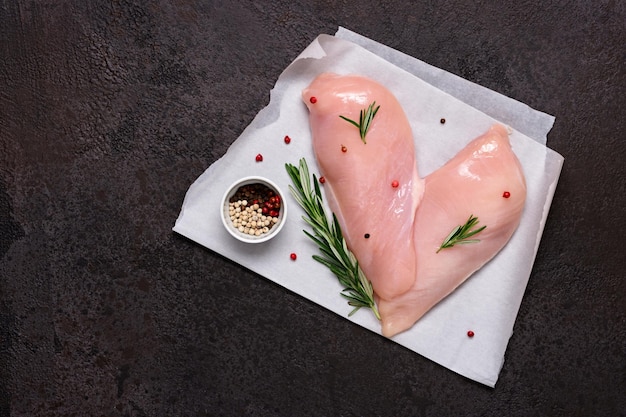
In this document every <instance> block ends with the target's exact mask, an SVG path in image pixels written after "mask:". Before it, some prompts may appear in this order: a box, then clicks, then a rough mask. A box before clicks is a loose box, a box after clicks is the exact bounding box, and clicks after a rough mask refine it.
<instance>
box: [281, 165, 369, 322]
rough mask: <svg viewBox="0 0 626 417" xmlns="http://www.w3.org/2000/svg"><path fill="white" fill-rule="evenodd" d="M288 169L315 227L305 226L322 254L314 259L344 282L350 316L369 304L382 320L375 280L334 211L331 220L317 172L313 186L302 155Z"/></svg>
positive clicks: (295, 194)
mask: <svg viewBox="0 0 626 417" xmlns="http://www.w3.org/2000/svg"><path fill="white" fill-rule="evenodd" d="M285 169H286V170H287V173H288V174H289V177H290V178H291V181H292V183H293V186H291V185H290V186H289V190H290V191H291V194H292V195H293V197H294V198H295V200H296V201H297V202H298V204H300V206H301V207H302V208H303V209H304V212H305V213H306V216H303V217H302V218H303V219H304V221H305V222H306V223H307V224H309V225H310V226H311V227H312V228H313V233H309V232H307V231H306V230H305V231H304V233H305V234H306V235H307V236H308V237H309V238H311V239H312V240H313V241H314V242H315V243H316V244H317V246H318V247H319V249H320V250H321V252H322V255H321V256H319V255H313V259H315V260H316V261H318V262H320V263H321V264H323V265H325V266H326V267H328V268H329V269H330V270H331V271H332V272H333V274H335V276H336V277H337V278H338V279H339V282H340V283H341V285H343V286H344V289H343V290H342V292H341V295H342V296H343V297H345V298H346V299H348V304H349V305H351V306H352V307H354V309H353V310H352V311H351V312H350V314H349V316H352V315H353V314H354V313H356V312H357V310H359V309H360V308H361V307H366V308H371V309H372V311H373V313H374V315H375V316H376V318H377V319H378V320H380V314H379V313H378V309H377V308H376V303H375V301H374V290H373V288H372V283H371V282H370V281H369V280H368V279H367V277H366V276H365V274H364V273H363V271H362V270H361V268H360V267H359V262H358V261H357V259H356V257H355V256H354V254H353V253H352V252H351V251H350V250H349V249H348V246H347V244H346V241H345V239H344V237H343V234H342V233H341V227H340V226H339V222H338V221H337V217H336V216H335V214H334V213H333V214H332V221H329V218H328V215H327V214H326V211H325V209H324V206H323V204H322V203H323V200H322V193H321V191H320V187H319V184H318V181H317V178H316V177H315V174H313V186H311V176H310V175H309V168H308V166H307V163H306V160H305V159H304V158H302V159H300V163H299V167H296V166H294V165H292V164H285Z"/></svg>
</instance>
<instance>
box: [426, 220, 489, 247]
mask: <svg viewBox="0 0 626 417" xmlns="http://www.w3.org/2000/svg"><path fill="white" fill-rule="evenodd" d="M477 224H478V217H474V215H473V214H470V216H469V219H467V221H466V222H465V224H464V225H462V226H461V225H459V226H457V227H455V228H454V229H452V232H450V234H449V235H448V237H446V238H445V239H444V241H443V243H442V244H441V246H440V247H439V249H437V253H439V251H441V250H442V249H446V248H451V247H452V246H454V245H465V244H468V243H478V242H480V240H479V239H470V238H471V237H472V236H474V235H477V234H478V233H480V232H482V231H483V230H485V228H486V227H487V226H482V227H479V228H478V229H474V230H470V229H471V228H472V227H474V226H476V225H477Z"/></svg>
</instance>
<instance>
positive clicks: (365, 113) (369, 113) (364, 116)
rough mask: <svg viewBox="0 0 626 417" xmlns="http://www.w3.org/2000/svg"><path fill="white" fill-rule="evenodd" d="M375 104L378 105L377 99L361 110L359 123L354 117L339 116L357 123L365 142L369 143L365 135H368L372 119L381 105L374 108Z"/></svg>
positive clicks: (354, 123) (349, 121)
mask: <svg viewBox="0 0 626 417" xmlns="http://www.w3.org/2000/svg"><path fill="white" fill-rule="evenodd" d="M374 106H376V102H375V101H374V102H372V104H370V105H369V107H368V108H367V109H366V110H361V112H360V113H359V122H358V123H357V122H355V121H354V120H352V119H348V118H347V117H345V116H339V117H341V118H342V119H343V120H345V121H346V122H348V123H351V124H353V125H355V126H356V127H357V129H359V134H360V135H361V140H362V141H363V143H367V142H366V141H365V135H367V131H368V130H369V128H370V124H371V123H372V120H374V116H376V113H378V109H380V106H378V107H376V108H374Z"/></svg>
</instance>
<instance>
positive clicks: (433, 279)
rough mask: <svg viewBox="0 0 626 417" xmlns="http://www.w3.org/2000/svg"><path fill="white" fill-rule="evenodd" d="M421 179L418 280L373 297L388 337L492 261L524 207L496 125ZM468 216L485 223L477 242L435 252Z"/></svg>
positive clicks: (522, 185) (520, 182) (518, 175)
mask: <svg viewBox="0 0 626 417" xmlns="http://www.w3.org/2000/svg"><path fill="white" fill-rule="evenodd" d="M425 180H426V183H425V190H424V196H423V199H422V201H421V204H420V206H419V208H418V209H417V214H416V218H415V227H414V233H415V235H414V242H415V249H416V253H417V279H416V280H415V281H414V284H413V286H412V287H411V288H410V290H409V291H407V292H406V293H405V294H402V295H400V296H398V297H395V298H393V299H385V297H381V299H379V300H378V309H379V311H380V314H381V317H382V332H383V335H385V336H388V337H391V336H393V335H395V334H397V333H400V332H403V331H405V330H407V329H408V328H410V327H412V326H413V324H415V322H416V321H417V320H419V319H420V318H421V317H422V316H423V315H424V314H425V313H426V312H427V311H428V310H429V309H431V308H432V307H433V306H434V305H435V304H437V303H438V302H439V301H441V300H442V299H443V298H445V297H446V296H447V295H448V294H450V293H451V292H452V291H454V290H455V289H456V288H457V287H458V286H459V285H460V284H461V283H463V282H464V281H465V280H466V279H467V278H468V277H469V276H470V275H471V274H473V273H474V272H475V271H477V270H478V269H480V268H481V267H482V266H483V265H485V264H486V263H487V262H488V261H489V260H490V259H492V258H493V257H494V256H495V255H496V254H497V253H498V252H499V251H500V250H501V249H502V248H503V247H504V245H506V243H507V242H508V241H509V239H510V238H511V236H512V235H513V232H514V231H515V229H516V228H517V226H518V224H519V222H520V218H521V215H522V211H523V208H524V202H525V199H526V182H525V179H524V174H523V171H522V167H521V165H520V163H519V161H518V159H517V157H516V156H515V154H514V153H513V150H512V149H511V145H510V143H509V139H508V134H507V132H506V129H505V128H504V127H503V126H501V125H495V126H493V127H492V128H491V129H490V130H489V131H488V132H487V133H485V134H484V135H482V136H480V137H478V138H477V139H475V140H473V141H472V142H471V143H469V144H468V145H467V146H466V147H465V148H464V149H463V150H461V151H460V152H459V153H458V154H457V155H456V156H455V157H454V158H452V159H451V160H450V161H449V162H447V163H446V164H445V165H444V166H443V167H441V168H440V169H438V170H437V171H435V172H433V173H432V174H430V175H429V176H427V177H426V178H425ZM505 192H508V193H509V194H510V195H509V196H508V198H505V197H504V196H503V195H504V193H505ZM472 214H473V215H474V216H475V217H477V218H478V220H479V224H478V225H477V227H480V226H482V225H486V226H487V228H486V229H484V230H483V231H482V232H480V233H479V234H478V235H476V236H475V237H476V238H477V239H480V242H478V243H472V244H466V245H456V246H454V247H452V248H447V249H443V250H441V251H440V252H439V253H437V249H438V248H439V246H440V245H441V243H442V242H443V240H444V239H445V238H446V236H447V235H448V234H449V233H450V231H452V229H453V228H454V227H455V226H457V225H462V224H464V223H465V221H466V220H467V219H468V217H469V216H470V215H472Z"/></svg>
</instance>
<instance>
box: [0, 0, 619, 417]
mask: <svg viewBox="0 0 626 417" xmlns="http://www.w3.org/2000/svg"><path fill="white" fill-rule="evenodd" d="M436 3H438V2H432V1H428V0H421V1H416V2H410V1H399V0H398V1H386V2H380V1H372V0H362V1H360V2H349V1H340V0H317V1H265V0H257V1H241V2H229V1H201V0H171V1H166V0H158V1H151V2H148V1H146V2H142V1H138V0H134V1H133V0H112V1H99V2H96V1H83V0H74V1H72V0H65V1H63V0H58V1H52V0H46V1H44V0H41V1H34V0H30V1H29V0H6V1H2V2H0V277H1V281H0V285H1V286H0V290H1V293H0V294H1V298H0V365H1V368H0V415H2V416H7V415H11V416H270V415H276V416H405V415H406V416H459V415H481V416H624V415H625V413H626V411H625V410H626V398H625V397H626V369H625V363H626V301H625V296H626V282H625V279H624V275H625V273H624V270H625V269H624V267H625V255H624V248H625V246H626V245H625V243H624V242H625V239H624V223H625V220H626V218H625V216H624V206H625V205H626V198H625V194H626V190H625V187H624V185H625V183H626V178H625V173H624V165H625V163H624V160H625V158H626V152H625V149H626V146H625V140H626V130H625V122H624V119H625V111H624V109H625V108H626V98H625V97H626V91H625V87H626V70H625V68H626V65H625V64H626V3H625V2H623V1H619V0H618V1H586V0H579V1H550V2H542V1H524V0H506V1H497V2H495V1H494V2H488V1H473V0H455V1H449V2H441V3H445V4H436ZM544 3H545V4H544ZM339 25H341V26H344V27H347V28H348V29H351V30H354V31H356V32H358V33H361V34H363V35H365V36H368V37H370V38H372V39H374V40H377V41H379V42H382V43H384V44H387V45H389V46H391V47H394V48H396V49H398V50H400V51H403V52H406V53H407V54H410V55H412V56H415V57H418V58H420V59H422V60H424V61H426V62H429V63H431V64H433V65H436V66H438V67H441V68H443V69H446V70H448V71H450V72H452V73H455V74H458V75H460V76H463V77H466V78H468V79H470V80H472V81H475V82H478V83H480V84H482V85H484V86H486V87H489V88H492V89H494V90H496V91H499V92H501V93H503V94H506V95H508V96H511V97H513V98H516V99H518V100H520V101H523V102H525V103H527V104H529V105H530V106H532V107H534V108H537V109H539V110H542V111H545V112H547V113H550V114H553V115H555V116H556V123H555V126H554V128H553V130H552V132H551V133H550V136H549V144H550V146H551V147H552V148H553V149H555V150H556V151H558V152H559V153H561V154H562V155H563V156H564V157H565V166H564V170H563V173H562V176H561V180H560V183H559V186H558V189H557V192H556V195H555V199H554V202H553V205H552V209H551V212H550V215H549V218H548V222H547V225H546V229H545V234H544V236H543V240H542V243H541V247H540V249H539V253H538V257H537V260H536V263H535V267H534V270H533V274H532V276H531V280H530V283H529V286H528V289H527V291H526V294H525V298H524V301H523V303H522V306H521V309H520V312H519V316H518V320H517V322H516V325H515V329H514V330H515V332H514V334H513V336H512V338H511V340H510V344H509V348H508V350H507V354H506V362H505V364H504V368H503V370H502V373H501V376H500V380H499V382H498V384H497V386H496V388H495V389H490V388H486V387H484V386H482V385H480V384H477V383H474V382H472V381H469V380H467V379H465V378H463V377H460V376H458V375H456V374H454V373H453V372H451V371H449V370H446V369H444V368H443V367H441V366H439V365H436V364H434V363H432V362H430V361H428V360H426V359H424V358H422V357H420V356H419V355H416V354H414V353H412V352H410V351H408V350H406V349H404V348H402V347H400V346H398V345H396V344H394V343H391V342H389V341H388V340H385V339H383V338H382V337H378V336H376V335H374V334H372V333H370V332H368V331H367V330H364V329H361V328H359V327H357V326H355V325H353V324H351V323H349V322H348V321H346V320H343V319H340V318H338V317H337V316H336V315H335V314H333V313H330V312H327V311H325V310H323V309H322V308H320V307H318V306H317V305H315V304H313V303H311V302H309V301H307V300H306V299H303V298H301V297H299V296H296V295H294V294H292V293H290V292H288V291H286V290H284V289H283V288H281V287H279V286H277V285H275V284H273V283H272V282H270V281H268V280H265V279H263V278H261V277H259V276H257V275H255V274H253V273H250V272H249V271H247V270H245V269H244V268H242V267H240V266H238V265H236V264H234V263H232V262H230V261H228V260H226V259H224V258H222V257H220V256H217V255H216V254H214V253H212V252H210V251H208V250H206V249H203V248H202V247H200V246H198V245H196V244H194V243H192V242H190V241H188V240H186V239H184V238H182V237H180V236H178V235H176V234H174V233H173V232H172V231H171V227H172V226H173V223H174V221H175V219H176V217H177V216H178V212H179V209H180V207H181V203H182V200H183V197H184V194H185V192H186V190H187V187H188V186H189V185H190V184H191V183H192V182H193V181H194V180H195V178H196V177H197V176H198V175H200V174H201V173H202V171H203V170H204V169H205V168H206V167H208V166H209V165H210V164H211V163H212V162H214V161H215V160H216V159H218V158H219V157H220V156H221V155H222V154H224V152H225V151H226V150H227V148H228V146H229V145H230V144H231V143H232V142H233V141H234V140H235V139H236V138H237V136H238V135H239V134H240V133H241V131H242V130H243V129H244V128H245V127H246V126H247V124H248V123H249V122H250V121H251V120H252V119H253V117H254V116H255V114H256V113H257V112H258V111H259V110H260V109H261V108H263V107H264V106H265V105H266V104H267V102H268V99H269V91H270V89H271V88H272V86H273V85H274V82H275V81H276V79H277V78H278V76H279V74H280V73H281V71H282V70H283V69H284V68H285V67H286V66H287V65H288V64H289V63H290V62H291V61H292V60H293V59H294V58H295V57H296V56H297V55H298V54H299V52H300V51H301V50H302V49H304V48H305V47H306V46H307V45H308V44H309V43H310V42H311V41H312V40H313V39H314V38H315V37H316V36H317V35H318V34H320V33H330V34H332V33H334V32H335V30H336V29H337V27H338V26H339Z"/></svg>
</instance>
